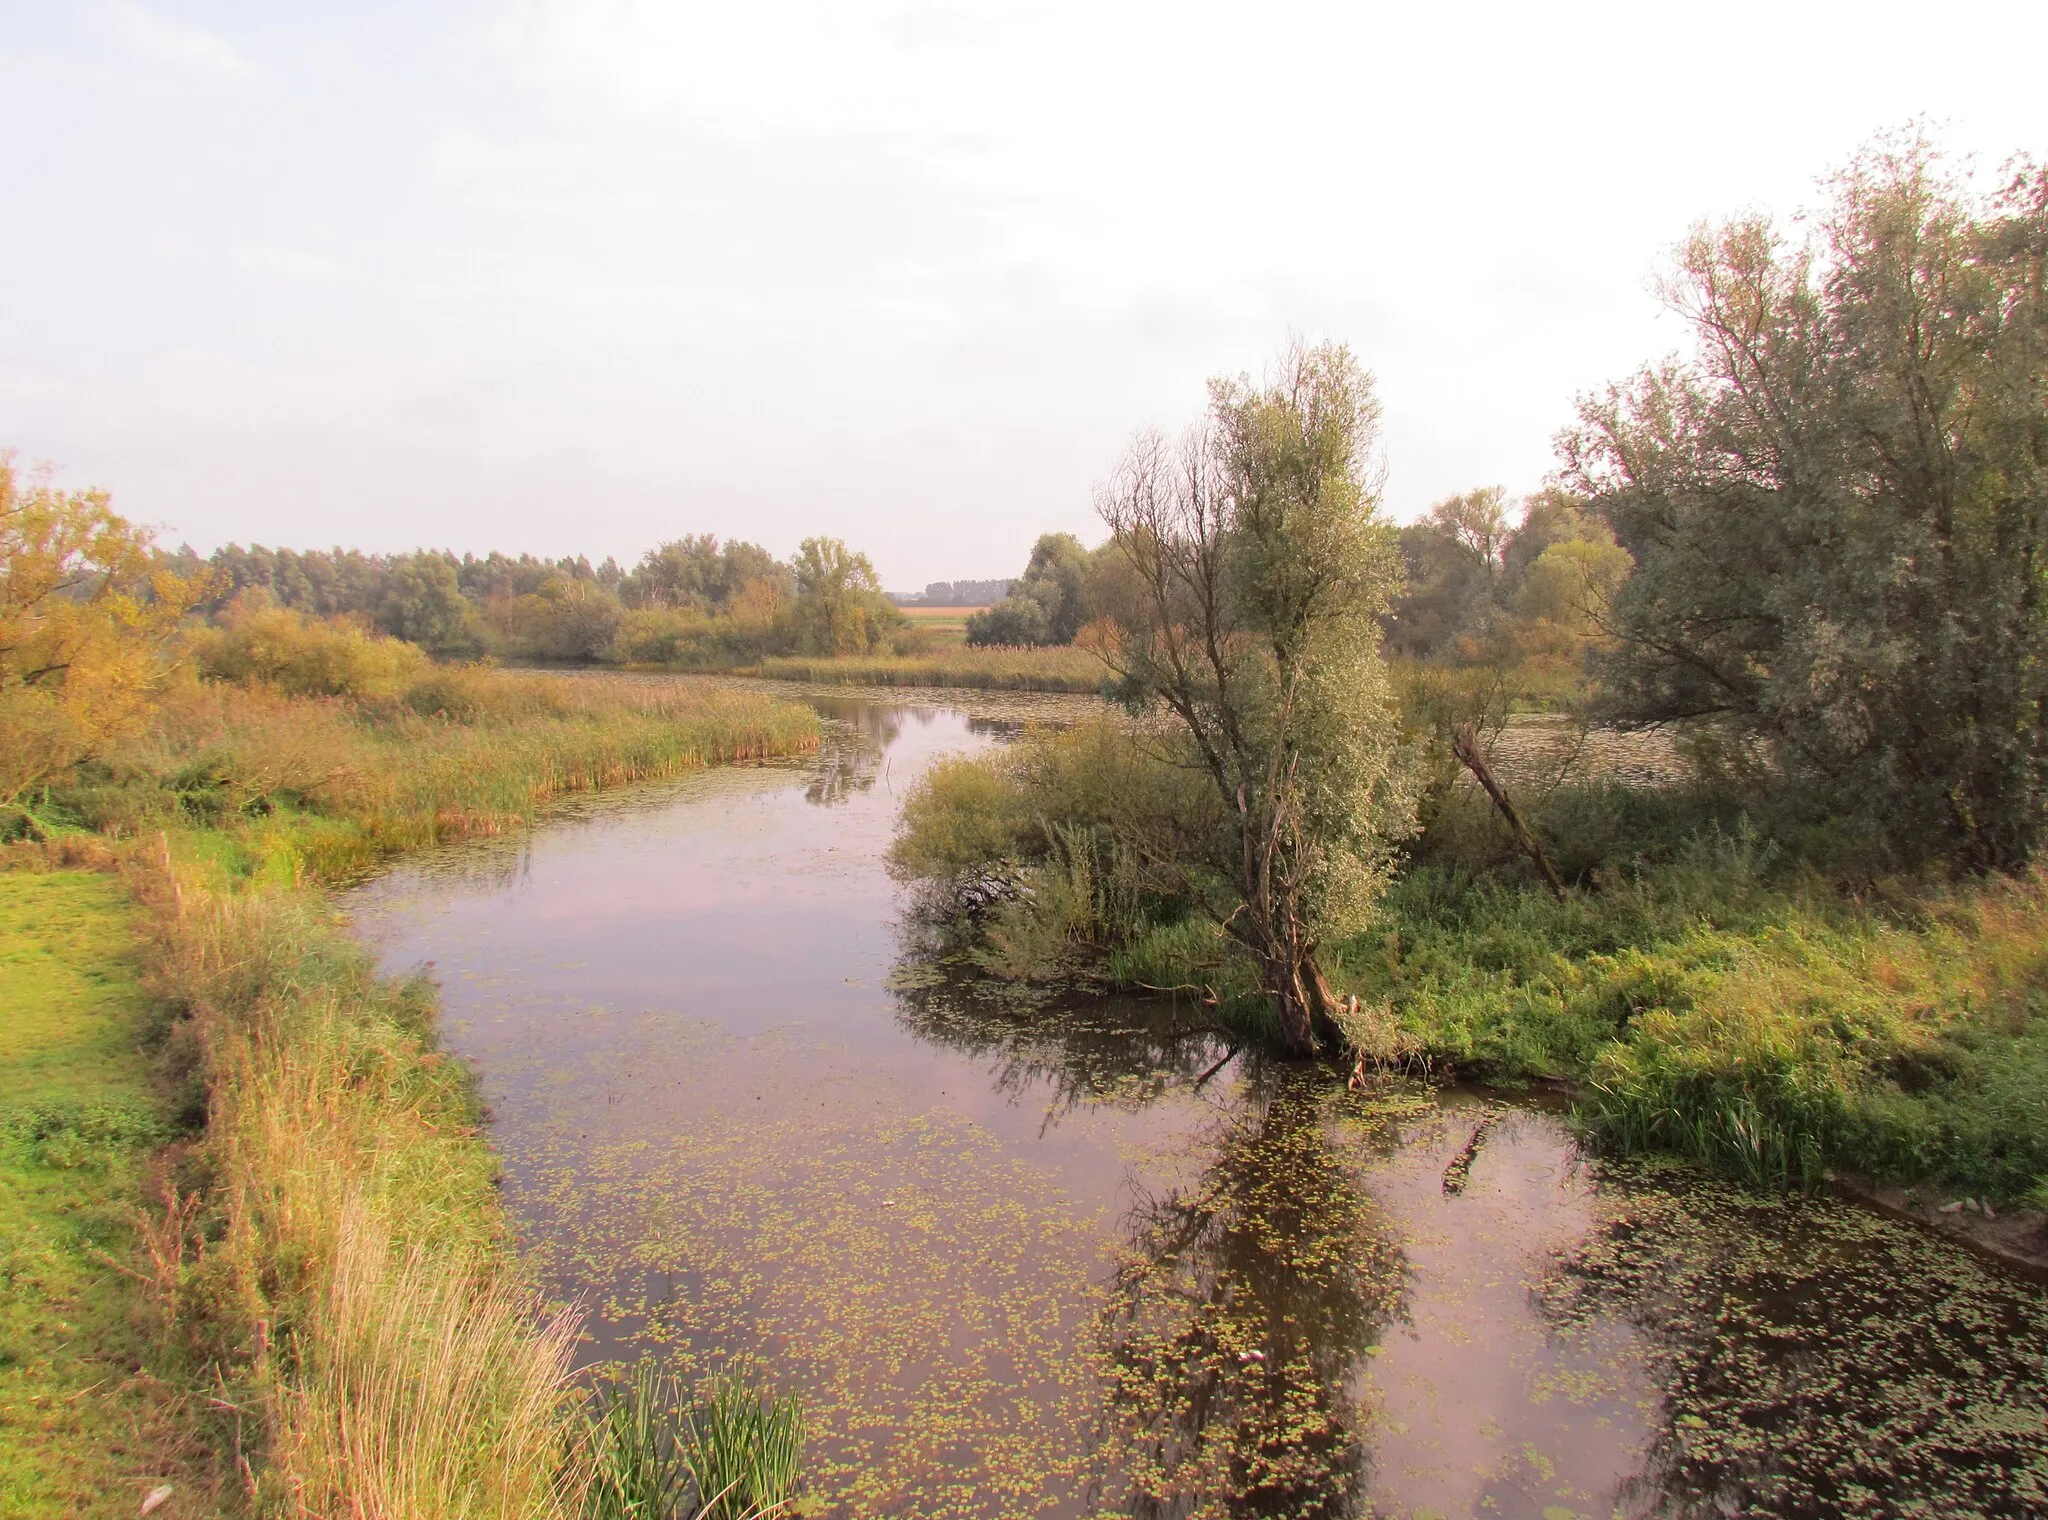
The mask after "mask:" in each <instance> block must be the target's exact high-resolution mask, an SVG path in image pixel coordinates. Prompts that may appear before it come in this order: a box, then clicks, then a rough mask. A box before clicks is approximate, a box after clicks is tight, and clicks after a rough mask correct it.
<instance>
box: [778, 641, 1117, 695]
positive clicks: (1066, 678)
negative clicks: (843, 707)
mask: <svg viewBox="0 0 2048 1520" xmlns="http://www.w3.org/2000/svg"><path fill="white" fill-rule="evenodd" d="M740 673H741V674H745V675H755V676H766V677H768V678H769V679H771V680H778V681H813V682H817V683H819V684H821V685H827V686H964V687H970V688H979V689H984V690H989V691H1067V692H1097V691H1100V690H1101V689H1102V684H1103V682H1104V681H1105V680H1106V679H1107V678H1108V672H1107V671H1106V670H1105V669H1104V668H1103V664H1102V662H1101V661H1100V660H1098V659H1097V658H1095V656H1094V655H1092V654H1089V653H1088V652H1087V651H1086V650H1083V649H1075V648H1071V647H1054V648H1046V649H1004V648H997V649H969V648H959V649H941V650H937V651H934V652H933V653H930V654H922V655H903V656H874V657H856V656H848V657H843V658H836V659H808V658H804V657H801V656H783V657H778V658H774V659H768V660H763V661H762V662H761V663H760V664H759V665H757V666H753V667H750V668H749V669H747V670H746V671H744V672H740Z"/></svg>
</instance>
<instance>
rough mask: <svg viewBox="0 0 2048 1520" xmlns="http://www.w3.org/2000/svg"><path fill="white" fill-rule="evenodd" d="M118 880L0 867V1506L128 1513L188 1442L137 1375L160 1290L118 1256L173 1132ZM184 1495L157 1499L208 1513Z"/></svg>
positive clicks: (130, 1247) (129, 1242) (40, 1511)
mask: <svg viewBox="0 0 2048 1520" xmlns="http://www.w3.org/2000/svg"><path fill="white" fill-rule="evenodd" d="M136 919H137V914H136V910H135V907H134V904H133V903H132V902H131V901H130V900H129V896H128V893H127V891H126V889H125V888H124V886H123V884H122V883H121V881H120V880H119V879H118V878H116V877H112V876H107V875H97V874H86V873H80V872H30V871H10V872H4V873H0V988H4V989H5V991H4V992H0V1018H4V1020H5V1028H6V1038H5V1040H4V1041H0V1515H4V1516H24V1517H26V1516H32V1515H33V1516H47V1515H60V1514H68V1515H104V1516H116V1515H118V1516H124V1517H125V1516H132V1515H133V1514H134V1513H135V1511H136V1509H137V1507H138V1506H139V1505H140V1503H141V1500H142V1498H143V1496H144V1495H145V1494H146V1493H147V1492H148V1491H149V1489H150V1488H151V1487H152V1486H154V1485H155V1484H157V1483H159V1482H162V1481H164V1480H165V1479H166V1477H168V1476H171V1475H170V1474H168V1473H166V1471H165V1468H166V1467H167V1466H170V1465H174V1464H175V1460H176V1459H175V1456H174V1455H173V1453H172V1451H171V1448H170V1446H169V1445H168V1444H167V1443H166V1442H165V1441H164V1439H163V1431H162V1430H161V1428H160V1423H161V1422H160V1419H159V1409H158V1406H157V1404H156V1403H155V1402H154V1401H153V1400H152V1398H151V1395H150V1393H149V1390H148V1387H147V1385H146V1384H145V1383H144V1382H142V1381H141V1380H138V1379H137V1377H136V1376H135V1374H136V1372H137V1370H138V1368H139V1367H140V1366H141V1365H142V1363H143V1362H144V1360H145V1358H146V1356H147V1354H148V1352H149V1349H150V1336H149V1330H148V1324H147V1319H146V1312H145V1311H146V1303H145V1301H144V1300H143V1298H142V1297H141V1295H140V1294H139V1293H138V1292H137V1290H136V1286H135V1284H134V1283H133V1281H132V1280H131V1279H129V1278H126V1277H124V1276H123V1275H122V1274H121V1273H120V1272H118V1271H116V1270H115V1269H114V1268H113V1267H112V1266H111V1265H110V1264H109V1262H110V1260H111V1261H122V1260H125V1259H126V1258H127V1257H129V1256H130V1255H132V1254H133V1252H134V1250H135V1244H136V1242H135V1232H134V1223H133V1220H134V1214H135V1210H136V1208H137V1205H138V1204H139V1203H140V1201H141V1196H142V1187H143V1173H144V1168H145V1165H146V1163H147V1160H148V1157H149V1154H150V1152H151V1150H152V1148H153V1147H154V1146H155V1145H156V1144H157V1143H159V1142H160V1141H161V1140H162V1139H163V1138H164V1136H165V1128H166V1126H165V1123H164V1120H163V1118H162V1116H161V1115H160V1114H159V1112H158V1107H157V1104H156V1102H155V1101H154V1100H153V1097H152V1094H151V1091H150V1084H149V1071H148V1063H147V1059H146V1057H145V1055H144V1053H143V1042H144V1039H145V1036H146V1033H147V1026H148V1023H149V1019H150V1002H149V999H148V998H147V997H146V996H145V995H144V993H143V991H142V987H141V985H140V982H139V979H138V965H137V945H136ZM197 1512H198V1511H197V1510H196V1509H194V1510H187V1509H186V1508H185V1507H184V1505H183V1504H182V1503H181V1502H178V1501H177V1500H175V1499H174V1502H173V1505H172V1507H170V1508H169V1509H167V1510H160V1511H159V1513H165V1514H170V1515H177V1514H180V1513H197Z"/></svg>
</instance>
